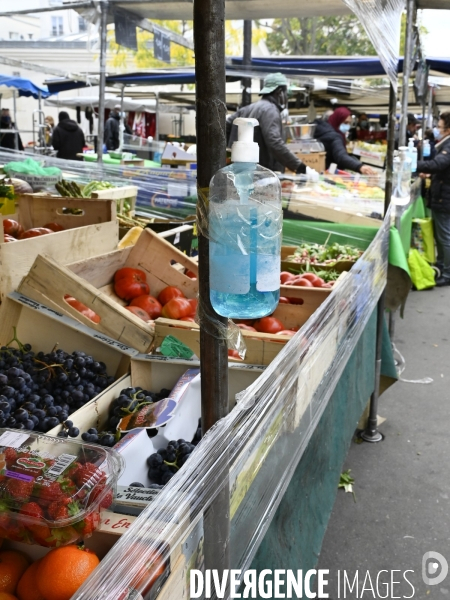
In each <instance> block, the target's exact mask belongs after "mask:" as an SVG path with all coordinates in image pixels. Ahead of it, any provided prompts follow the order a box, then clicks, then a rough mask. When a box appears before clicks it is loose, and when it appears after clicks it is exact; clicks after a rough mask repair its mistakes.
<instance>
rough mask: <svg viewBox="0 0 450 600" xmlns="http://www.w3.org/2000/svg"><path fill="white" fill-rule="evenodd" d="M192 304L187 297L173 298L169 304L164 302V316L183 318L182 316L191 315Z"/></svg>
mask: <svg viewBox="0 0 450 600" xmlns="http://www.w3.org/2000/svg"><path fill="white" fill-rule="evenodd" d="M191 313H192V306H191V305H190V303H189V301H188V300H186V298H172V300H169V302H167V304H164V306H163V309H162V316H163V317H166V319H181V317H190V316H191Z"/></svg>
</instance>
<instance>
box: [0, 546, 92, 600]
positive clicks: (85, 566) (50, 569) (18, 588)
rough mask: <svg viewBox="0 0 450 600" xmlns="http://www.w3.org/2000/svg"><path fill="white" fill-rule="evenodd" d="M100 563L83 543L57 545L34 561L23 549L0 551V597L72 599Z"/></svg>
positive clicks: (8, 599)
mask: <svg viewBox="0 0 450 600" xmlns="http://www.w3.org/2000/svg"><path fill="white" fill-rule="evenodd" d="M99 563H100V561H99V559H98V557H97V556H96V554H95V553H94V552H91V551H90V550H87V549H85V548H84V547H83V546H79V545H78V546H75V545H69V546H65V547H62V548H54V549H53V550H50V552H49V553H48V554H47V555H46V556H44V557H43V558H40V559H38V560H36V561H34V562H31V561H30V559H29V558H28V556H26V554H24V553H23V552H19V551H16V550H3V551H2V552H0V565H1V566H0V600H70V598H71V597H72V596H73V594H74V593H75V592H76V591H77V590H78V588H79V587H80V586H81V584H82V583H83V582H84V581H85V580H86V579H87V578H88V577H89V575H90V574H91V573H92V571H93V570H94V569H95V568H96V567H97V565H98V564H99Z"/></svg>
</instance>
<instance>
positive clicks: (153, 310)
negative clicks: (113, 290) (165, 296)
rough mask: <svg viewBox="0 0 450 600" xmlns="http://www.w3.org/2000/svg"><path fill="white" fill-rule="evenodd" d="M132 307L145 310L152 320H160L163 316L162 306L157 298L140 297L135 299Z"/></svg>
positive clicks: (131, 304) (131, 303)
mask: <svg viewBox="0 0 450 600" xmlns="http://www.w3.org/2000/svg"><path fill="white" fill-rule="evenodd" d="M130 306H137V307H139V308H142V310H145V312H146V313H147V314H148V316H149V317H150V319H158V318H159V317H160V316H161V311H162V306H161V304H160V303H159V302H158V300H157V299H156V298H154V297H153V296H149V295H147V294H146V295H144V296H138V297H137V298H133V300H132V301H131V302H130Z"/></svg>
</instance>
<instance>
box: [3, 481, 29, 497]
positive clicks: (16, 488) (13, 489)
mask: <svg viewBox="0 0 450 600" xmlns="http://www.w3.org/2000/svg"><path fill="white" fill-rule="evenodd" d="M33 485H34V479H31V481H22V480H21V479H15V478H10V479H9V480H8V482H7V484H6V487H7V490H8V493H9V495H10V496H11V497H12V498H14V500H17V501H18V502H28V500H29V499H30V496H31V492H32V491H33Z"/></svg>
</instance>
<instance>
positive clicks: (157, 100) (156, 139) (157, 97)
mask: <svg viewBox="0 0 450 600" xmlns="http://www.w3.org/2000/svg"><path fill="white" fill-rule="evenodd" d="M155 141H156V142H159V92H156V107H155Z"/></svg>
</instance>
